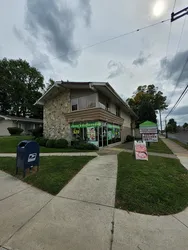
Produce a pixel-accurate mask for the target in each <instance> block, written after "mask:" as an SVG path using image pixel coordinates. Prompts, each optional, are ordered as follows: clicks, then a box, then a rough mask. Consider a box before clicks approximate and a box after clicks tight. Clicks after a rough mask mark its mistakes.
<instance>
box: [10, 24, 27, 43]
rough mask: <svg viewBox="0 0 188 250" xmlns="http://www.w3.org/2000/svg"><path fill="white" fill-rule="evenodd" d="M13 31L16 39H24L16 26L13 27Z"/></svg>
mask: <svg viewBox="0 0 188 250" xmlns="http://www.w3.org/2000/svg"><path fill="white" fill-rule="evenodd" d="M13 32H14V34H15V36H16V37H17V39H18V40H24V39H25V38H24V36H23V33H22V32H21V30H19V29H18V28H17V27H16V26H14V27H13Z"/></svg>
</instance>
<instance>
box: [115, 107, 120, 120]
mask: <svg viewBox="0 0 188 250" xmlns="http://www.w3.org/2000/svg"><path fill="white" fill-rule="evenodd" d="M116 115H117V116H119V117H120V108H119V107H118V106H116Z"/></svg>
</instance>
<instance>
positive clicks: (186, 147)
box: [168, 138, 188, 150]
mask: <svg viewBox="0 0 188 250" xmlns="http://www.w3.org/2000/svg"><path fill="white" fill-rule="evenodd" d="M168 139H170V140H171V141H173V142H175V143H177V144H178V145H180V146H181V147H182V148H185V149H187V150H188V144H184V143H183V142H180V141H178V140H177V139H172V138H168Z"/></svg>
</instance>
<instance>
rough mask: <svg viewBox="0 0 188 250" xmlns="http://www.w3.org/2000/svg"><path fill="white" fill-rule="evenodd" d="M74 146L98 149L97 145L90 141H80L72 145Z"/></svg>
mask: <svg viewBox="0 0 188 250" xmlns="http://www.w3.org/2000/svg"><path fill="white" fill-rule="evenodd" d="M73 147H74V148H76V149H80V150H98V147H97V146H95V145H94V144H91V143H86V142H81V143H78V144H77V143H76V144H74V145H73Z"/></svg>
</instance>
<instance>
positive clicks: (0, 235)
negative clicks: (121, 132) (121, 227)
mask: <svg viewBox="0 0 188 250" xmlns="http://www.w3.org/2000/svg"><path fill="white" fill-rule="evenodd" d="M5 176H6V178H8V175H6V174H5ZM116 176H117V156H107V157H106V156H100V157H97V158H94V159H93V160H92V161H90V162H89V163H88V164H87V165H86V166H85V167H84V168H83V169H82V170H81V171H80V172H79V173H78V174H77V175H76V176H75V177H74V178H73V179H72V180H71V181H70V182H69V184H68V185H67V186H66V187H65V188H64V189H62V190H61V192H60V193H59V194H58V195H57V196H56V197H54V198H53V199H52V200H51V196H50V195H48V194H46V193H45V192H42V191H40V192H39V190H37V192H39V194H38V195H37V194H35V195H36V204H35V201H34V200H33V196H32V195H34V194H33V192H34V191H33V188H31V187H30V186H29V188H28V185H27V184H25V183H22V182H20V181H18V180H17V182H18V183H19V184H17V185H18V188H17V189H18V192H19V193H18V194H14V195H13V196H11V197H9V196H10V193H8V194H5V195H7V197H6V198H5V195H3V198H5V200H2V201H0V239H1V240H0V245H2V247H5V248H7V249H19V250H25V249H27V250H41V249H45V250H68V249H71V250H96V249H98V250H104V249H111V239H112V232H111V231H112V228H113V223H112V222H113V216H114V203H115V190H116ZM10 178H11V179H12V178H13V177H10ZM12 181H13V179H12ZM13 182H14V183H15V179H14V181H13ZM3 183H5V185H6V179H5V180H4V182H3ZM12 185H13V184H12ZM20 185H23V186H21V187H20ZM5 189H6V188H5ZM31 189H32V191H31ZM20 190H21V191H20ZM34 190H35V189H34ZM0 192H2V190H0ZM35 192H36V191H35ZM2 193H4V192H2ZM27 193H28V197H27ZM30 193H31V194H30ZM43 195H44V197H43ZM22 197H23V198H22ZM42 197H43V198H42ZM45 199H46V200H45ZM44 200H45V201H44ZM50 200H51V201H50ZM39 201H40V204H38V203H39ZM43 201H44V202H43ZM32 208H33V209H32ZM41 208H42V209H41ZM29 211H30V212H29Z"/></svg>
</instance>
